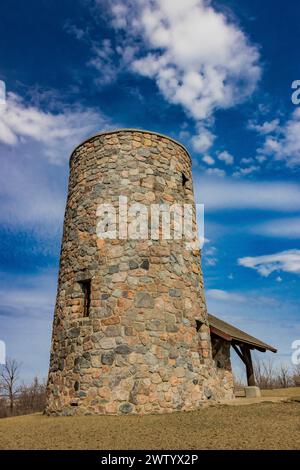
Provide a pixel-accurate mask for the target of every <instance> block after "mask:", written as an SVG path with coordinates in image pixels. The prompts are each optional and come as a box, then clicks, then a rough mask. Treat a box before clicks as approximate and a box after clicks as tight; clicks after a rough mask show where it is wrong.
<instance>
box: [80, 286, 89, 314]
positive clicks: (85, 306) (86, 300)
mask: <svg viewBox="0 0 300 470" xmlns="http://www.w3.org/2000/svg"><path fill="white" fill-rule="evenodd" d="M80 285H81V288H82V292H83V316H84V317H88V316H89V315H90V305H91V280H90V279H87V280H85V281H81V282H80Z"/></svg>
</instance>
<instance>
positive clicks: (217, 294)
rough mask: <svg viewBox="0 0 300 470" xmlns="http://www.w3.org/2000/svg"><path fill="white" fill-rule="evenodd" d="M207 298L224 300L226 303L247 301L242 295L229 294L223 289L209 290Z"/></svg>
mask: <svg viewBox="0 0 300 470" xmlns="http://www.w3.org/2000/svg"><path fill="white" fill-rule="evenodd" d="M207 296H208V297H211V298H213V299H216V300H223V301H225V302H228V301H231V302H244V301H245V300H246V298H245V296H243V295H241V294H236V293H234V292H228V291H225V290H221V289H208V290H207Z"/></svg>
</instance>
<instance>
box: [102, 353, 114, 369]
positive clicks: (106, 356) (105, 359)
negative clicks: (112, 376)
mask: <svg viewBox="0 0 300 470" xmlns="http://www.w3.org/2000/svg"><path fill="white" fill-rule="evenodd" d="M114 360H115V353H114V352H113V351H108V352H106V353H103V354H101V362H102V364H105V365H109V366H111V365H112V364H113V362H114Z"/></svg>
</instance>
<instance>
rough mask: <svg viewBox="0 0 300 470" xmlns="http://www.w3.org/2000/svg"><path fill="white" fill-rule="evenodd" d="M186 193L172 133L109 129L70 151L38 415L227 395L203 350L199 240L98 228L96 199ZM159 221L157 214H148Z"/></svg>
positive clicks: (186, 171)
mask: <svg viewBox="0 0 300 470" xmlns="http://www.w3.org/2000/svg"><path fill="white" fill-rule="evenodd" d="M120 196H122V197H123V198H125V197H127V200H128V206H129V205H130V204H134V203H142V204H144V205H145V206H146V208H147V209H149V213H150V212H151V207H152V205H153V204H156V205H158V204H166V205H172V204H174V203H177V204H182V205H183V204H189V205H191V207H192V209H193V210H192V217H193V226H194V228H196V217H195V207H194V196H193V187H192V175H191V159H190V156H189V154H188V152H187V150H186V149H185V148H184V147H183V146H182V145H181V144H179V143H177V142H175V141H174V140H172V139H170V138H168V137H166V136H163V135H160V134H157V133H153V132H149V131H143V130H132V129H121V130H116V131H111V132H105V133H101V134H98V135H96V136H94V137H92V138H90V139H88V140H87V141H85V142H83V143H82V144H80V145H79V146H78V147H77V148H76V149H75V150H74V152H73V153H72V155H71V159H70V179H69V191H68V199H67V205H66V211H65V219H64V234H63V240H62V248H61V258H60V271H59V280H58V291H57V299H56V307H55V314H54V323H53V337H52V348H51V359H50V371H49V378H48V391H47V407H46V412H47V414H57V415H69V414H70V415H72V414H97V413H98V414H103V413H105V414H121V413H140V414H143V413H163V412H171V411H178V410H192V409H195V408H197V407H198V406H199V405H200V404H201V403H202V402H205V401H207V400H208V399H211V400H215V399H220V398H225V397H229V396H231V395H232V388H231V387H232V384H230V383H228V382H227V381H226V379H225V378H224V376H223V375H221V374H220V372H219V371H218V369H217V368H216V366H215V363H214V361H213V360H212V357H211V342H210V332H209V326H208V321H207V311H206V304H205V297H204V291H203V280H202V272H201V262H200V251H199V249H198V248H197V249H195V248H194V249H191V247H188V244H187V243H186V240H185V239H184V237H182V238H181V239H180V238H178V239H175V237H173V238H169V239H163V238H162V237H160V236H159V237H158V239H157V237H156V239H155V237H154V239H153V237H151V233H149V237H148V238H143V239H132V237H127V238H126V236H123V238H122V237H114V238H111V239H107V238H104V237H99V236H98V232H97V223H98V218H97V214H98V210H99V205H101V204H111V205H113V206H114V207H115V208H116V213H117V212H118V207H119V198H120ZM160 229H161V224H160Z"/></svg>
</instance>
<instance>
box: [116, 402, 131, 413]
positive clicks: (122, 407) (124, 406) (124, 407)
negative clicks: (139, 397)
mask: <svg viewBox="0 0 300 470" xmlns="http://www.w3.org/2000/svg"><path fill="white" fill-rule="evenodd" d="M119 410H120V412H121V413H122V414H128V413H132V411H133V406H132V405H131V404H130V403H122V405H120V406H119Z"/></svg>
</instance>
